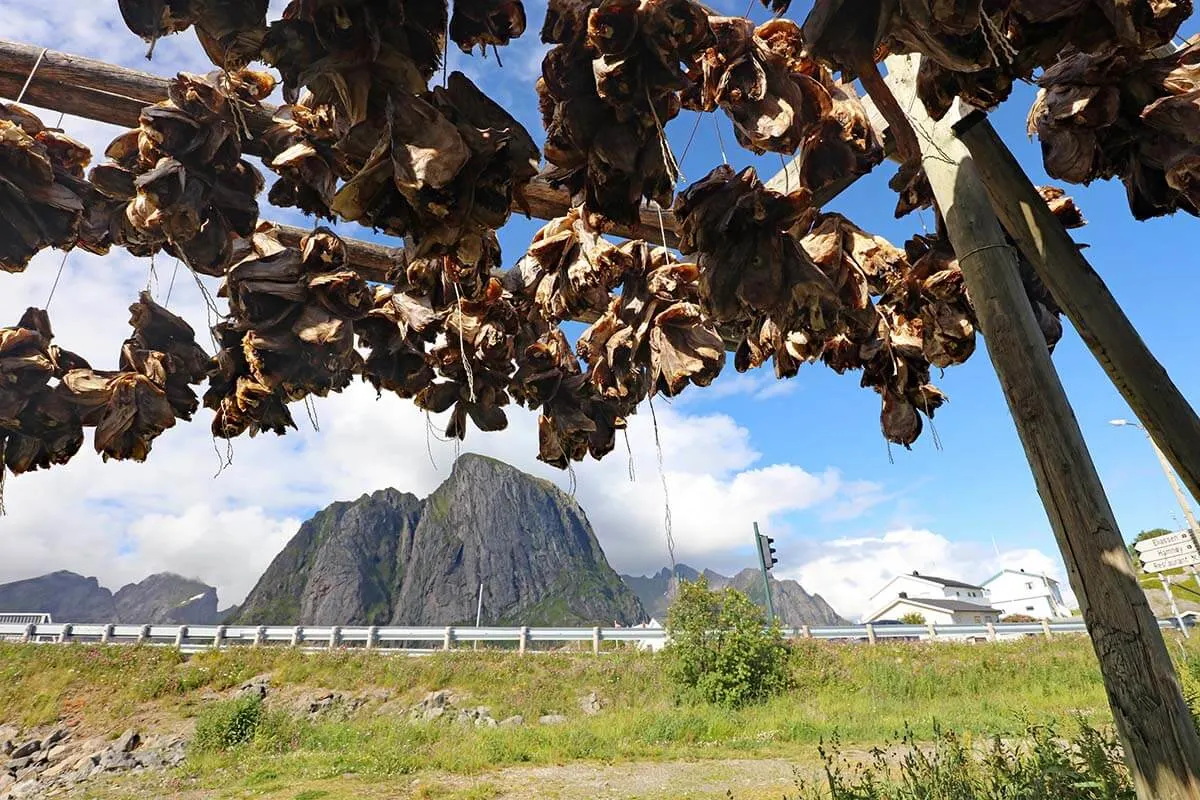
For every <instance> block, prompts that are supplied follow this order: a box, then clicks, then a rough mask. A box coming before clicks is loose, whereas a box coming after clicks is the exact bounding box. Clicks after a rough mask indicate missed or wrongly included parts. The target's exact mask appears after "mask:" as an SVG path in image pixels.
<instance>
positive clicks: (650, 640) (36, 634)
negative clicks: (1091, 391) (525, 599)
mask: <svg viewBox="0 0 1200 800" xmlns="http://www.w3.org/2000/svg"><path fill="white" fill-rule="evenodd" d="M1159 625H1160V626H1161V627H1162V628H1164V629H1171V630H1174V629H1177V628H1178V627H1179V625H1178V623H1177V622H1176V620H1174V619H1160V620H1159ZM784 633H785V635H786V636H788V638H792V639H825V640H834V641H838V640H840V641H851V642H866V643H868V644H875V643H877V642H880V641H887V640H889V639H891V640H907V641H913V640H925V641H964V640H966V641H991V642H994V641H997V640H1001V639H1013V638H1019V637H1025V636H1042V637H1046V638H1052V637H1054V636H1056V635H1062V634H1086V633H1087V630H1086V628H1085V626H1084V623H1083V621H1082V620H1074V619H1072V620H1065V621H1061V622H1031V623H999V624H991V623H989V624H986V625H936V624H928V625H872V624H866V625H850V626H839V627H809V626H804V627H801V628H790V629H786V630H785V631H784ZM3 640H7V641H20V642H37V643H60V644H61V643H67V642H93V643H101V644H148V645H160V646H173V647H177V648H179V649H180V650H183V651H184V652H199V651H202V650H210V649H220V648H223V647H246V646H250V647H263V646H286V647H295V648H300V649H303V650H324V649H331V648H351V647H357V648H363V649H368V650H379V651H381V652H393V653H396V652H403V653H410V654H422V653H431V652H434V651H436V650H452V649H454V648H455V645H458V644H462V643H475V642H511V643H516V645H517V649H518V651H519V652H522V653H523V652H525V651H526V650H527V649H528V650H532V649H533V647H532V645H534V644H535V643H554V642H557V643H566V642H591V645H592V650H593V652H595V653H596V654H599V653H600V651H601V644H602V643H603V642H631V643H635V644H638V645H641V646H650V647H656V646H661V645H663V644H665V643H666V641H667V632H666V631H665V630H663V629H661V628H530V627H521V628H473V627H463V628H459V627H454V626H450V627H445V628H432V627H393V626H370V627H367V626H345V627H342V626H336V625H335V626H327V625H326V626H322V625H300V626H282V625H259V626H252V625H251V626H246V625H117V624H111V623H109V624H96V623H70V622H67V623H52V624H44V623H43V624H37V623H29V624H25V625H20V624H0V641H3ZM422 644H423V645H425V646H423V647H422V646H414V645H422Z"/></svg>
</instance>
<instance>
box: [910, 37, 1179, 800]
mask: <svg viewBox="0 0 1200 800" xmlns="http://www.w3.org/2000/svg"><path fill="white" fill-rule="evenodd" d="M888 67H889V72H890V74H891V76H892V78H893V81H894V83H893V87H894V89H895V90H896V91H897V92H898V93H899V94H900V95H901V97H902V99H901V103H902V105H904V106H905V108H907V109H909V112H908V113H909V114H910V118H911V120H912V122H913V125H914V127H915V128H916V130H917V131H918V133H919V137H918V138H919V139H920V143H921V149H922V161H923V164H924V167H925V171H926V174H927V175H928V176H929V182H930V185H931V186H932V187H933V193H934V196H935V197H936V199H937V203H938V207H939V208H940V209H941V212H942V215H943V217H944V219H945V221H946V230H947V231H948V233H949V235H950V240H951V242H952V244H953V245H954V250H955V252H956V253H957V254H959V264H960V266H961V267H962V270H963V275H964V277H965V279H966V284H967V290H968V291H969V292H970V295H971V300H972V302H973V303H974V305H975V312H976V315H977V317H978V319H979V324H980V327H981V329H982V331H983V334H984V336H985V337H986V338H987V345H988V347H987V350H988V355H989V356H990V358H991V360H992V364H993V366H994V367H995V369H996V374H997V375H998V376H999V378H1000V384H1001V387H1002V388H1003V390H1004V395H1005V399H1006V400H1007V401H1008V406H1009V410H1010V411H1011V413H1012V417H1013V421H1014V423H1015V424H1016V428H1017V433H1018V434H1019V436H1020V438H1021V443H1022V444H1023V445H1024V448H1025V454H1026V456H1027V458H1028V459H1029V464H1030V467H1031V468H1032V470H1033V475H1034V479H1035V481H1036V483H1037V487H1038V493H1039V494H1040V495H1041V498H1042V502H1043V504H1044V505H1045V508H1046V514H1047V516H1048V517H1049V519H1050V524H1051V527H1053V529H1054V533H1055V537H1056V538H1057V539H1058V543H1059V549H1060V550H1061V551H1062V555H1063V559H1064V561H1065V562H1066V567H1067V573H1068V575H1069V577H1070V583H1071V587H1072V589H1074V591H1075V594H1076V596H1077V597H1078V599H1079V603H1080V608H1081V609H1082V611H1083V618H1084V621H1085V623H1086V624H1087V628H1088V632H1089V633H1090V634H1091V640H1092V646H1093V647H1094V648H1095V650H1096V656H1097V658H1098V659H1099V662H1100V670H1101V673H1102V674H1103V676H1104V685H1105V690H1106V692H1107V694H1108V700H1109V705H1110V706H1111V707H1112V711H1113V718H1114V720H1115V722H1116V728H1117V733H1118V735H1119V736H1120V738H1121V741H1122V743H1123V744H1124V749H1125V758H1126V761H1127V763H1128V764H1129V767H1130V772H1131V774H1132V777H1133V782H1134V786H1135V788H1136V790H1137V794H1138V797H1139V798H1142V800H1150V799H1151V798H1155V799H1156V800H1200V737H1198V736H1197V733H1196V728H1195V725H1194V723H1193V721H1192V717H1191V714H1190V713H1189V711H1188V707H1187V704H1186V703H1185V702H1184V699H1183V693H1182V692H1181V691H1180V685H1179V680H1178V677H1177V676H1176V674H1175V669H1174V667H1173V666H1172V664H1171V660H1170V658H1169V657H1168V654H1167V649H1166V644H1165V642H1164V641H1163V637H1162V632H1161V631H1160V630H1159V628H1158V624H1157V622H1156V620H1155V619H1154V615H1153V614H1152V613H1151V612H1150V607H1149V604H1148V602H1147V600H1146V595H1145V593H1144V592H1142V590H1141V587H1140V586H1139V585H1138V582H1137V580H1136V578H1135V576H1134V573H1133V565H1132V564H1131V563H1130V560H1129V554H1128V553H1127V551H1126V550H1125V543H1124V541H1123V540H1122V538H1121V533H1120V530H1119V529H1118V527H1117V522H1116V519H1115V518H1114V516H1113V512H1112V508H1111V507H1110V506H1109V503H1108V498H1107V497H1106V496H1105V494H1104V488H1103V486H1102V485H1101V483H1100V476H1099V475H1098V474H1097V473H1096V468H1095V465H1094V464H1093V463H1092V459H1091V455H1090V453H1089V452H1088V449H1087V446H1086V444H1085V443H1084V441H1083V434H1082V433H1081V432H1080V430H1079V423H1078V422H1077V421H1076V419H1075V415H1074V412H1073V411H1072V410H1071V406H1070V404H1069V403H1068V401H1067V396H1066V392H1065V391H1064V390H1063V387H1062V383H1061V382H1060V381H1059V378H1058V373H1057V372H1056V371H1055V369H1054V365H1053V363H1052V362H1051V360H1050V354H1049V352H1048V351H1047V349H1046V343H1045V340H1044V339H1043V337H1042V334H1041V331H1040V330H1039V329H1038V327H1037V323H1036V321H1035V319H1034V316H1033V309H1032V308H1031V306H1030V305H1029V301H1028V298H1027V297H1026V295H1025V290H1024V288H1023V287H1022V285H1021V281H1020V277H1019V275H1018V271H1017V260H1016V255H1015V253H1013V251H1012V249H1011V248H1010V247H1009V245H1008V244H1007V242H1006V241H1005V238H1004V232H1003V231H1002V230H1001V228H1000V223H999V221H998V220H997V219H996V215H995V213H994V212H993V211H992V206H991V201H990V199H989V197H988V194H987V190H986V189H985V188H984V186H983V184H982V181H981V179H980V176H979V172H978V171H977V169H976V168H975V165H974V163H973V162H972V159H971V155H970V153H969V152H968V151H967V148H966V146H965V145H963V143H962V142H960V141H959V140H958V139H957V137H955V136H954V134H953V131H952V130H951V129H950V126H949V124H948V122H944V123H943V124H941V125H937V124H934V122H933V121H932V120H931V119H930V118H929V115H928V114H927V113H926V112H925V109H924V106H923V105H922V104H921V103H920V102H919V101H918V100H916V98H915V89H914V87H915V85H916V70H917V66H916V60H915V59H911V58H900V57H892V58H889V59H888Z"/></svg>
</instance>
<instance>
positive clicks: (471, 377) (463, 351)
mask: <svg viewBox="0 0 1200 800" xmlns="http://www.w3.org/2000/svg"><path fill="white" fill-rule="evenodd" d="M451 285H453V286H454V298H455V299H456V300H457V301H458V353H459V357H460V358H462V364H463V369H464V370H465V371H466V373H467V394H468V395H469V396H470V398H471V402H472V403H474V402H475V371H474V370H473V369H471V362H470V361H469V360H468V359H467V343H466V340H465V339H464V338H463V310H462V295H461V294H459V291H458V283H457V282H451Z"/></svg>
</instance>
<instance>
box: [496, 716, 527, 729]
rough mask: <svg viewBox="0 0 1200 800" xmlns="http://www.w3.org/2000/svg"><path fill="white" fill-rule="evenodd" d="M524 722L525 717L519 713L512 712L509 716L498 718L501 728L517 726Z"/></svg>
mask: <svg viewBox="0 0 1200 800" xmlns="http://www.w3.org/2000/svg"><path fill="white" fill-rule="evenodd" d="M524 724H525V718H524V717H522V716H521V715H520V714H513V715H512V716H511V717H507V718H505V719H502V720H500V727H501V728H518V727H520V726H522V725H524Z"/></svg>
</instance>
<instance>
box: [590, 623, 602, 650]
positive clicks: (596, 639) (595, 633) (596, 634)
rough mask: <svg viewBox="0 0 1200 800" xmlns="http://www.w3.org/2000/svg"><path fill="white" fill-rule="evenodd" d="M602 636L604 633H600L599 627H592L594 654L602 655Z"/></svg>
mask: <svg viewBox="0 0 1200 800" xmlns="http://www.w3.org/2000/svg"><path fill="white" fill-rule="evenodd" d="M601 636H602V634H601V633H600V628H599V627H596V628H592V654H593V655H597V656H598V655H600V638H601Z"/></svg>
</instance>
